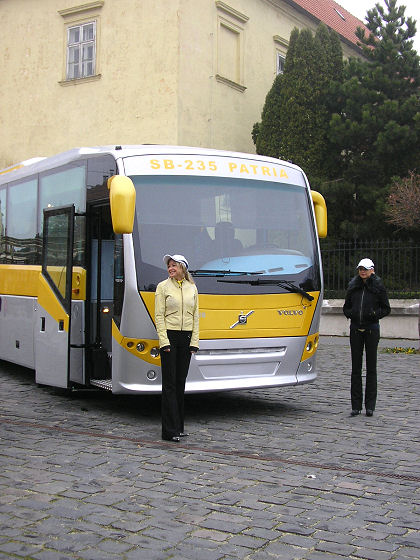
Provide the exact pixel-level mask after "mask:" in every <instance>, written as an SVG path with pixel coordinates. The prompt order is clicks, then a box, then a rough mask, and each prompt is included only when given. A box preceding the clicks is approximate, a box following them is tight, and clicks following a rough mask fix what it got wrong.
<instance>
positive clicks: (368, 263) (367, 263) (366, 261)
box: [178, 255, 375, 270]
mask: <svg viewBox="0 0 420 560" xmlns="http://www.w3.org/2000/svg"><path fill="white" fill-rule="evenodd" d="M178 256H179V255H178ZM359 266H363V268H366V270H372V269H373V268H375V265H374V264H373V261H371V260H370V259H362V260H361V261H360V262H359V264H358V265H357V266H356V268H359Z"/></svg>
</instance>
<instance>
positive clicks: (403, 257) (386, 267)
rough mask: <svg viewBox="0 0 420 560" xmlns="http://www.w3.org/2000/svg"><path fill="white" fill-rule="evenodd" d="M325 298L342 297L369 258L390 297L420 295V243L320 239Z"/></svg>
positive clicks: (414, 296) (392, 240)
mask: <svg viewBox="0 0 420 560" xmlns="http://www.w3.org/2000/svg"><path fill="white" fill-rule="evenodd" d="M321 254H322V261H323V269H324V286H325V294H324V297H325V298H327V299H328V298H330V299H334V298H343V297H344V295H345V292H346V288H347V285H348V282H349V280H350V279H351V278H352V277H353V276H354V275H355V274H356V273H357V272H356V266H357V263H358V262H359V261H360V260H361V259H363V258H365V257H367V258H369V259H372V260H373V262H374V263H375V273H376V274H377V275H378V276H380V277H381V278H382V280H383V282H384V284H385V287H386V289H387V292H388V296H389V298H392V299H412V298H415V299H417V298H420V242H419V241H399V240H394V239H382V240H377V241H375V240H374V241H366V240H358V239H355V240H354V241H348V240H335V239H322V240H321Z"/></svg>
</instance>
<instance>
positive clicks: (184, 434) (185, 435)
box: [179, 432, 190, 437]
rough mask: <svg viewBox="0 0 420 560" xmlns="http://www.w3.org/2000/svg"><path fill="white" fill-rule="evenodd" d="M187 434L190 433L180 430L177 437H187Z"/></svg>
mask: <svg viewBox="0 0 420 560" xmlns="http://www.w3.org/2000/svg"><path fill="white" fill-rule="evenodd" d="M189 435H190V434H187V432H181V433H180V434H179V437H187V436H189Z"/></svg>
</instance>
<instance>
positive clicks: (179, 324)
mask: <svg viewBox="0 0 420 560" xmlns="http://www.w3.org/2000/svg"><path fill="white" fill-rule="evenodd" d="M198 322H199V319H198V292H197V287H196V285H195V284H192V283H191V282H188V280H184V281H183V282H182V284H181V285H179V284H178V282H177V281H176V280H175V279H173V278H167V279H166V280H164V281H163V282H160V283H159V284H158V285H157V288H156V294H155V323H156V329H157V333H158V337H159V347H160V348H164V347H165V346H169V339H168V335H167V333H166V331H167V330H168V329H169V330H173V331H191V342H190V346H192V347H194V348H198V338H199V326H198Z"/></svg>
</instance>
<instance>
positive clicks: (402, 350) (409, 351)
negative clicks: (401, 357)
mask: <svg viewBox="0 0 420 560" xmlns="http://www.w3.org/2000/svg"><path fill="white" fill-rule="evenodd" d="M382 352H383V353H384V354H420V350H417V349H416V348H412V347H410V348H403V347H402V346H395V347H394V348H384V349H383V350H382Z"/></svg>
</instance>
